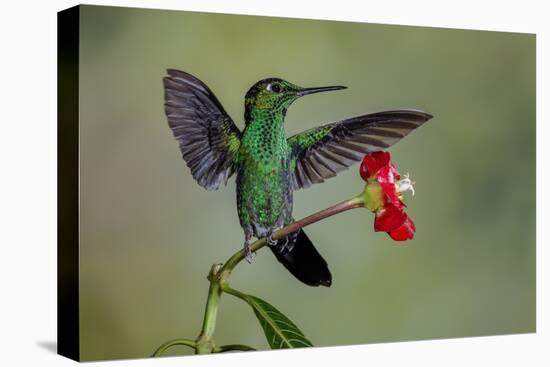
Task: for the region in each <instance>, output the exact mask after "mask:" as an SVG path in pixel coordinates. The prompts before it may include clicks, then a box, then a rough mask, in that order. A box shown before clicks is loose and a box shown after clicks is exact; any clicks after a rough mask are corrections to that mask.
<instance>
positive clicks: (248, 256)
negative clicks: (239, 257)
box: [243, 241, 255, 264]
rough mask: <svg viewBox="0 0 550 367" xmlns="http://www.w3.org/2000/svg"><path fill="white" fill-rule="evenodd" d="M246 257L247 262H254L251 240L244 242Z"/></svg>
mask: <svg viewBox="0 0 550 367" xmlns="http://www.w3.org/2000/svg"><path fill="white" fill-rule="evenodd" d="M243 251H244V258H245V260H246V262H247V263H249V264H252V260H253V259H254V255H255V254H254V253H253V252H252V250H251V249H250V242H248V241H247V242H245V243H244V249H243Z"/></svg>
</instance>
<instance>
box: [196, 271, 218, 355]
mask: <svg viewBox="0 0 550 367" xmlns="http://www.w3.org/2000/svg"><path fill="white" fill-rule="evenodd" d="M220 266H221V264H214V265H212V268H211V269H210V273H209V274H208V280H210V287H209V289H208V297H207V299H206V308H205V310H204V320H203V322H202V329H201V333H200V335H199V337H198V338H197V345H196V353H197V354H206V353H212V352H213V351H214V349H215V347H216V345H215V342H214V330H215V328H216V319H217V316H218V307H219V302H220V297H221V295H222V290H221V286H220V282H219V280H218V278H217V277H216V274H217V272H218V270H219V268H220Z"/></svg>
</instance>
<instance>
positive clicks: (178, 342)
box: [152, 339, 196, 357]
mask: <svg viewBox="0 0 550 367" xmlns="http://www.w3.org/2000/svg"><path fill="white" fill-rule="evenodd" d="M174 345H186V346H188V347H191V348H193V349H195V348H196V343H195V342H194V341H193V340H188V339H174V340H170V341H169V342H166V343H164V344H163V345H161V346H160V347H158V349H157V350H156V351H155V353H153V355H152V356H153V357H158V356H160V355H161V354H162V353H164V352H165V351H166V349H168V348H170V347H173V346H174Z"/></svg>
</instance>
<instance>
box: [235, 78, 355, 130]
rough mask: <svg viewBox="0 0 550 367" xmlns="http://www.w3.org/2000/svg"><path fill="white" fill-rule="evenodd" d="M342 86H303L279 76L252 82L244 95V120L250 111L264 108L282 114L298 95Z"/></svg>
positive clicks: (326, 90) (338, 88)
mask: <svg viewBox="0 0 550 367" xmlns="http://www.w3.org/2000/svg"><path fill="white" fill-rule="evenodd" d="M346 88H347V87H344V86H330V87H316V88H303V87H299V86H297V85H295V84H292V83H290V82H287V81H286V80H284V79H280V78H267V79H263V80H260V81H259V82H257V83H256V84H254V85H253V86H252V87H251V88H250V89H249V90H248V92H247V93H246V96H245V120H246V121H247V122H248V121H249V120H250V118H249V117H250V114H251V113H252V111H254V110H256V111H258V110H265V111H271V112H275V113H277V112H279V113H282V114H283V115H284V114H285V113H286V110H287V108H288V107H289V106H290V105H291V104H292V102H294V101H295V100H297V99H298V98H300V97H303V96H305V95H308V94H313V93H319V92H328V91H331V90H340V89H346Z"/></svg>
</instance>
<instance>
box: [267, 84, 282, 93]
mask: <svg viewBox="0 0 550 367" xmlns="http://www.w3.org/2000/svg"><path fill="white" fill-rule="evenodd" d="M267 89H268V90H270V91H271V92H273V93H281V90H282V88H281V85H280V84H279V83H271V84H269V85H268V86H267Z"/></svg>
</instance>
